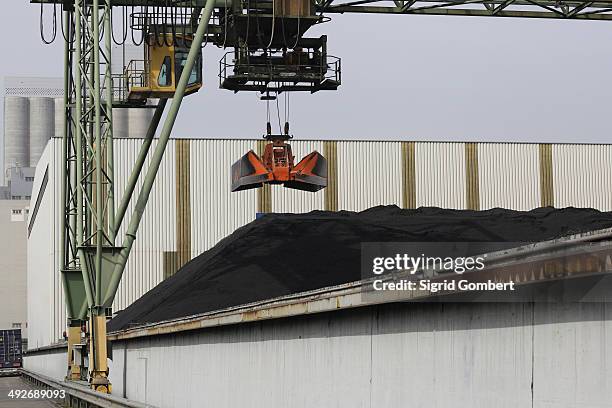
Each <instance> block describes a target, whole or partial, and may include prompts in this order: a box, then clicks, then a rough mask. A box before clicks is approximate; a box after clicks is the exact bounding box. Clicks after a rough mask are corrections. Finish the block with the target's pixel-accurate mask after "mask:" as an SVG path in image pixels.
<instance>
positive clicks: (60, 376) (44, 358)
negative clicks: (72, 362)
mask: <svg viewBox="0 0 612 408" xmlns="http://www.w3.org/2000/svg"><path fill="white" fill-rule="evenodd" d="M66 353H67V348H65V347H63V348H58V349H53V350H46V351H44V352H39V353H36V354H31V355H29V356H27V357H26V358H24V359H23V368H25V369H26V370H30V371H33V372H35V373H38V374H42V375H46V376H47V377H50V378H53V379H54V380H57V381H63V380H64V379H65V378H66V373H67V371H68V355H67V354H66Z"/></svg>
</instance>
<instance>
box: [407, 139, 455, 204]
mask: <svg viewBox="0 0 612 408" xmlns="http://www.w3.org/2000/svg"><path fill="white" fill-rule="evenodd" d="M415 162H416V165H415V167H416V170H415V171H416V203H417V207H443V208H459V209H464V208H466V201H465V198H466V197H465V195H466V193H465V191H466V177H465V147H464V144H463V143H416V148H415Z"/></svg>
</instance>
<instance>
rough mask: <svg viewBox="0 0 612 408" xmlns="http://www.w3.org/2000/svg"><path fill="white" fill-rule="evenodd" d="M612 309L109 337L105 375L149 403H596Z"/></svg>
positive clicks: (504, 406) (608, 350)
mask: <svg viewBox="0 0 612 408" xmlns="http://www.w3.org/2000/svg"><path fill="white" fill-rule="evenodd" d="M611 320H612V305H606V304H536V305H533V304H521V303H516V304H512V303H505V304H494V303H483V304H467V303H466V304H433V303H431V304H421V305H416V304H407V303H400V304H394V305H393V304H392V305H384V306H379V307H370V308H362V309H354V310H346V311H338V312H332V313H326V314H320V315H310V316H301V317H297V318H289V319H283V320H273V321H267V322H261V323H252V324H239V325H234V326H228V327H223V328H217V329H212V330H202V331H199V332H192V333H188V332H185V333H177V334H175V335H168V336H158V337H150V338H142V339H135V340H131V341H124V342H121V343H118V342H116V343H114V347H113V349H114V350H113V354H114V359H113V361H112V362H111V369H110V372H111V374H110V378H111V381H112V383H113V390H114V392H115V394H117V395H119V396H122V395H123V396H126V397H127V398H129V399H133V400H137V401H140V402H146V403H148V404H151V405H152V406H156V407H181V408H188V407H201V406H214V407H219V408H222V407H239V406H249V407H253V408H255V407H266V408H271V407H287V406H291V407H294V408H298V407H317V406H321V407H338V408H340V407H377V408H378V407H398V408H399V407H437V408H457V407H473V408H479V407H482V408H490V407H493V406H494V407H496V408H570V407H571V408H577V407H585V408H587V407H589V408H591V407H599V408H604V407H612V370H610V367H612V343H610V341H609V339H610V338H611V336H612V321H611ZM26 361H27V359H26ZM124 373H125V377H124Z"/></svg>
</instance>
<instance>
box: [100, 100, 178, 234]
mask: <svg viewBox="0 0 612 408" xmlns="http://www.w3.org/2000/svg"><path fill="white" fill-rule="evenodd" d="M166 102H167V99H160V100H159V102H158V104H157V107H156V108H155V113H154V114H153V118H152V119H151V124H150V125H149V128H148V129H147V135H146V136H145V140H144V141H143V142H142V146H140V151H139V152H138V157H137V158H136V163H135V164H134V168H133V169H132V172H131V173H130V178H129V180H128V183H127V186H126V188H125V192H124V193H123V196H122V197H121V202H120V203H119V208H118V209H117V214H116V219H115V223H114V228H113V229H114V233H115V235H116V234H117V233H118V231H119V228H120V227H121V223H122V222H123V217H125V212H126V211H127V208H128V204H129V203H130V199H131V198H132V194H133V193H134V189H135V188H136V183H137V182H138V177H139V176H140V173H141V171H142V167H143V166H144V162H145V159H146V158H147V154H148V153H149V148H150V147H151V143H152V142H153V137H154V136H155V132H157V127H158V126H159V122H160V120H161V117H162V114H163V113H164V109H165V108H166ZM111 225H113V224H111Z"/></svg>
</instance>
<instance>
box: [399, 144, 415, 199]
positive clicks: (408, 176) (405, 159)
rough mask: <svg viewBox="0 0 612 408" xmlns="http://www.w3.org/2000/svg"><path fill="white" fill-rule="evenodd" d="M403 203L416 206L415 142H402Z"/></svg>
mask: <svg viewBox="0 0 612 408" xmlns="http://www.w3.org/2000/svg"><path fill="white" fill-rule="evenodd" d="M402 187H403V189H402V204H403V207H404V208H416V205H417V204H416V164H415V143H414V142H402Z"/></svg>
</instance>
